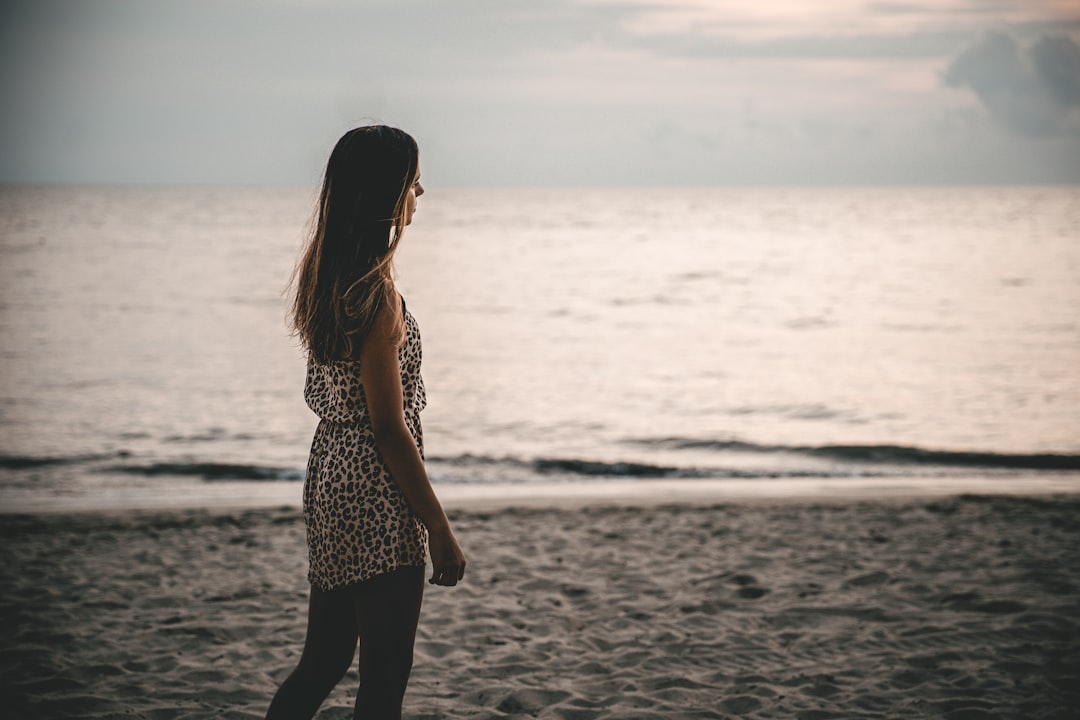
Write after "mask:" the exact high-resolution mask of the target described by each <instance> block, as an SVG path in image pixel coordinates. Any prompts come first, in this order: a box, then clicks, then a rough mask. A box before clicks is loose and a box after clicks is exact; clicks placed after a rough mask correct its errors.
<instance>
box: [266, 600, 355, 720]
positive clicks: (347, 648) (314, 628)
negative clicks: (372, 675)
mask: <svg viewBox="0 0 1080 720" xmlns="http://www.w3.org/2000/svg"><path fill="white" fill-rule="evenodd" d="M356 639H357V633H356V603H355V601H354V599H353V595H352V593H351V592H349V591H347V590H333V591H329V592H327V591H324V590H319V589H318V588H317V587H315V586H312V587H311V596H310V598H309V600H308V626H307V639H305V640H304V652H303V654H302V655H301V656H300V662H299V663H298V664H297V665H296V669H295V670H293V671H292V674H291V675H289V677H288V678H286V679H285V682H283V683H282V684H281V687H280V688H278V691H277V694H276V695H274V699H273V700H272V701H271V703H270V709H269V710H267V712H266V718H267V720H298V719H300V720H302V719H304V718H311V717H312V716H313V715H314V714H315V711H316V710H318V709H319V705H321V704H322V701H323V700H325V699H326V696H327V695H329V694H330V691H331V690H333V689H334V686H335V685H337V684H338V681H339V680H341V678H342V677H343V676H344V675H345V673H346V672H347V671H348V669H349V665H351V664H352V660H353V656H354V655H355V654H356Z"/></svg>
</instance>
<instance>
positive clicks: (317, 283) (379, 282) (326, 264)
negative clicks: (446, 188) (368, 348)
mask: <svg viewBox="0 0 1080 720" xmlns="http://www.w3.org/2000/svg"><path fill="white" fill-rule="evenodd" d="M418 163H419V150H418V149H417V146H416V141H415V140H413V138H412V137H411V136H410V135H409V134H408V133H406V132H404V131H402V130H398V129H397V128H392V127H387V126H385V125H369V126H365V127H358V128H355V129H353V130H350V131H349V132H347V133H345V135H344V136H342V138H341V139H340V140H338V142H337V145H335V146H334V150H333V152H331V153H330V160H329V162H328V163H327V165H326V175H325V176H324V178H323V184H322V191H321V192H320V193H319V205H318V214H317V217H316V219H315V223H314V227H313V229H312V233H311V239H310V240H309V242H308V243H307V246H306V248H305V249H304V252H303V254H302V255H301V257H300V262H299V264H298V265H297V267H296V270H295V271H294V273H293V280H292V287H293V292H294V297H293V302H292V310H291V313H290V325H291V327H292V329H293V331H294V333H295V334H296V335H298V336H299V337H300V339H301V341H302V342H303V344H304V346H305V347H306V348H307V349H308V352H309V353H310V355H311V357H312V358H313V359H314V360H315V361H316V362H320V363H326V362H331V361H333V360H343V359H349V358H355V357H357V356H358V355H359V351H360V347H361V345H362V344H363V340H364V337H365V336H366V335H367V333H368V332H369V331H370V330H371V328H372V325H373V324H374V322H375V316H376V315H377V314H378V312H379V310H380V309H382V307H383V306H384V305H387V304H389V303H392V301H393V298H395V297H396V292H395V289H394V278H393V271H394V268H393V260H394V251H395V250H397V246H398V243H399V242H400V241H401V236H402V233H404V232H405V225H406V221H407V218H406V213H407V208H406V197H407V195H408V191H409V188H410V187H411V186H412V184H413V183H414V182H415V181H416V175H417V168H418ZM391 311H392V312H394V313H395V316H396V317H397V333H396V334H397V337H396V338H395V339H396V340H397V341H398V342H400V341H401V339H402V336H403V334H404V325H403V320H402V318H401V313H400V312H399V308H397V307H396V306H391Z"/></svg>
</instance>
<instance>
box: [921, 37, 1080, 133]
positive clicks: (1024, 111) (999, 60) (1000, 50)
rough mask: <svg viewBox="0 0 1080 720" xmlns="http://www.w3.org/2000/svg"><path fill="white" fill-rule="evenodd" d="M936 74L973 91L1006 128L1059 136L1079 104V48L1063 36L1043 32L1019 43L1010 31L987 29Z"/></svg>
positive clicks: (946, 80)
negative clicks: (1029, 42)
mask: <svg viewBox="0 0 1080 720" xmlns="http://www.w3.org/2000/svg"><path fill="white" fill-rule="evenodd" d="M941 78H942V80H943V81H944V82H945V84H946V85H949V86H950V87H955V88H967V89H969V90H971V91H972V92H974V93H975V95H976V97H978V99H979V102H980V103H981V104H982V106H983V107H984V108H986V110H987V112H988V113H990V115H991V117H993V118H994V120H996V121H997V122H998V123H1000V124H1001V125H1002V126H1003V127H1005V128H1006V129H1007V130H1009V131H1011V132H1014V133H1016V134H1019V135H1026V136H1031V137H1044V136H1051V135H1058V134H1060V133H1061V132H1062V131H1063V130H1065V129H1066V128H1067V126H1068V123H1069V120H1070V114H1071V113H1072V112H1073V111H1074V110H1075V109H1076V108H1078V107H1080V46H1078V45H1077V44H1076V43H1075V42H1074V41H1073V40H1072V39H1071V38H1069V37H1067V36H1050V35H1043V36H1042V37H1040V38H1039V39H1038V40H1036V41H1035V42H1034V43H1032V44H1031V45H1029V46H1028V47H1021V45H1020V44H1019V43H1017V41H1016V40H1015V39H1013V37H1012V36H1011V35H1007V34H1005V33H1002V32H990V33H986V34H985V35H983V36H982V37H981V38H979V40H978V41H976V42H975V43H974V44H972V45H971V46H969V47H968V48H966V49H964V50H963V51H962V52H961V53H960V54H959V55H957V56H956V57H954V58H953V59H952V60H951V61H950V62H949V65H948V67H946V68H945V70H944V72H943V73H942V75H941Z"/></svg>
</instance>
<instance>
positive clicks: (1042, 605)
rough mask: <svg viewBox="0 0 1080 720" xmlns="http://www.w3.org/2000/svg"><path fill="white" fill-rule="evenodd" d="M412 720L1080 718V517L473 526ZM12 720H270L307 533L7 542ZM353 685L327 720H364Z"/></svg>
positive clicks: (271, 530)
mask: <svg viewBox="0 0 1080 720" xmlns="http://www.w3.org/2000/svg"><path fill="white" fill-rule="evenodd" d="M453 519H454V521H455V522H456V526H457V528H458V533H459V536H460V539H461V541H462V544H463V545H464V546H465V548H466V551H467V553H468V555H469V558H470V565H469V571H470V572H469V575H468V578H467V581H466V582H465V584H464V585H462V586H460V587H458V588H455V589H444V588H430V589H429V592H428V595H427V598H426V602H425V607H424V613H423V617H422V619H421V628H420V633H419V639H418V650H417V658H416V667H415V669H414V674H413V681H412V683H411V685H410V689H409V693H408V695H407V696H406V717H410V718H425V719H428V720H434V719H436V718H439V719H443V718H449V719H455V718H510V717H523V718H525V717H539V718H564V719H566V720H588V719H591V718H620V719H633V718H727V717H731V718H735V717H748V718H801V719H807V720H810V719H823V718H845V719H846V718H949V719H950V720H961V719H965V720H967V719H978V718H1024V719H1037V718H1062V719H1064V718H1073V717H1076V708H1078V707H1080V497H1077V496H1064V497H1055V498H1042V499H1037V498H1023V497H960V498H947V499H940V498H939V499H933V500H904V501H898V500H878V501H866V500H860V501H838V500H830V501H828V502H821V501H816V502H812V501H803V502H796V503H793V502H753V503H747V502H743V503H732V504H727V505H716V506H643V507H619V508H616V507H588V506H586V507H576V508H574V507H564V508H555V509H542V508H529V509H516V510H515V509H500V510H497V511H495V510H493V511H490V512H483V513H479V512H472V513H470V512H462V511H454V513H453ZM0 528H2V531H0V534H2V537H3V542H2V550H0V552H2V553H3V562H2V563H0V587H2V588H3V598H2V606H0V607H2V620H3V623H2V631H0V632H2V634H3V643H2V646H0V677H2V681H3V684H2V689H3V697H2V698H0V702H2V703H3V704H2V705H0V714H2V715H3V716H4V717H11V718H69V717H85V718H101V719H103V718H126V719H130V718H151V719H158V718H191V719H194V718H261V717H262V714H263V712H265V709H266V705H267V703H268V701H269V699H270V696H271V695H272V693H273V692H274V689H275V687H276V686H277V684H278V682H280V681H281V679H282V678H284V676H285V675H286V674H287V673H288V672H289V670H290V669H291V668H292V665H293V663H294V662H295V660H296V657H297V655H298V653H299V650H300V646H301V643H302V641H303V632H304V625H303V623H304V614H305V608H306V593H307V586H306V582H305V579H304V572H305V569H306V559H305V554H304V553H305V550H304V534H303V524H302V521H301V519H300V517H299V514H298V512H297V510H296V509H294V508H293V509H290V508H282V509H260V510H250V511H230V512H227V513H224V512H208V511H170V512H168V513H147V512H142V513H125V514H112V515H110V514H67V515H43V514H42V515H18V516H15V515H8V516H4V517H3V518H0ZM356 682H357V678H356V674H355V671H354V672H351V673H350V674H349V675H348V676H347V677H346V678H345V680H344V681H342V683H341V684H340V685H339V686H338V688H337V689H336V690H335V692H334V693H333V694H332V695H331V697H330V698H329V699H328V701H327V702H326V704H325V705H324V706H323V709H322V710H321V712H320V714H319V715H318V717H320V718H323V719H324V720H325V719H331V718H348V717H351V705H352V695H353V692H354V688H355V684H356Z"/></svg>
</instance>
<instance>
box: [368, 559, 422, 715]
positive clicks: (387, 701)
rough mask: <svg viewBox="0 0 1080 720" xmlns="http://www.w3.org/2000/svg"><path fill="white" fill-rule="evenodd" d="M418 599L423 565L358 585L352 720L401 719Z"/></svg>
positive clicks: (413, 640) (416, 618)
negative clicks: (357, 664)
mask: <svg viewBox="0 0 1080 720" xmlns="http://www.w3.org/2000/svg"><path fill="white" fill-rule="evenodd" d="M423 597H424V568H423V566H421V567H405V568H399V569H397V570H394V571H393V572H390V573H387V574H385V575H379V576H378V577H375V578H372V579H371V580H369V581H367V582H366V583H363V584H362V585H359V586H357V594H356V626H357V629H358V631H359V634H360V690H359V692H357V694H356V708H355V710H354V711H353V720H361V719H362V720H400V718H401V701H402V698H403V697H404V695H405V686H406V685H407V684H408V683H409V672H410V671H411V670H412V661H413V644H414V643H415V641H416V623H417V621H418V620H419V619H420V603H421V601H422V600H423Z"/></svg>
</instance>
